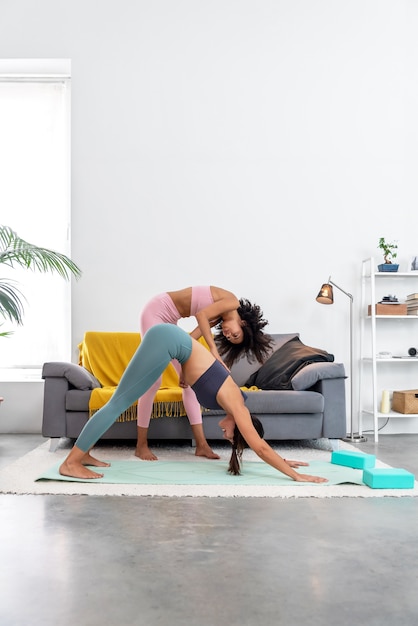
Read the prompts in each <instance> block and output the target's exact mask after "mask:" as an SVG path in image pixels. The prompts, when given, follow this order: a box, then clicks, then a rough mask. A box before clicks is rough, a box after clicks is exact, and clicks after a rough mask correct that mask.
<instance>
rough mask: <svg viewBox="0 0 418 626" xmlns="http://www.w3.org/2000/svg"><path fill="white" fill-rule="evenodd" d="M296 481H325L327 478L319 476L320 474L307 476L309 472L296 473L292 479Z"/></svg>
mask: <svg viewBox="0 0 418 626" xmlns="http://www.w3.org/2000/svg"><path fill="white" fill-rule="evenodd" d="M293 480H295V481H296V482H297V483H327V482H328V478H321V476H309V474H297V476H296V477H295V478H294V479H293Z"/></svg>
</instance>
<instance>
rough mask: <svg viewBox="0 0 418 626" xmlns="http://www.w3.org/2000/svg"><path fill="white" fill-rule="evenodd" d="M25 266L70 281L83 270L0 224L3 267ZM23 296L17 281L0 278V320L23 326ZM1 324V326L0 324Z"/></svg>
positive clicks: (61, 255)
mask: <svg viewBox="0 0 418 626" xmlns="http://www.w3.org/2000/svg"><path fill="white" fill-rule="evenodd" d="M1 264H4V265H7V266H8V267H16V266H19V267H23V268H27V269H30V270H34V271H38V272H43V273H47V272H52V273H55V274H58V275H60V276H62V278H64V279H65V280H69V279H70V277H71V276H74V277H75V278H79V277H80V276H81V270H80V268H79V267H78V266H77V265H76V264H75V263H74V262H73V261H72V260H71V259H70V258H68V257H67V256H65V254H61V253H60V252H56V251H54V250H49V249H48V248H40V247H38V246H35V245H34V244H32V243H29V242H27V241H25V240H24V239H22V238H21V237H19V235H18V234H17V233H15V231H14V230H12V229H11V228H10V227H9V226H2V225H0V265H1ZM23 299H24V296H23V294H22V292H21V291H20V290H19V288H18V287H17V283H16V281H13V280H10V279H8V278H1V277H0V318H3V319H4V320H8V321H10V322H14V323H16V324H19V325H22V324H23V313H24V307H23V302H22V300H23ZM0 325H1V324H0ZM10 334H11V332H10V331H6V332H0V337H5V336H7V335H10Z"/></svg>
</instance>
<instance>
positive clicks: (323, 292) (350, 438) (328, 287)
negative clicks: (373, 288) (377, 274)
mask: <svg viewBox="0 0 418 626" xmlns="http://www.w3.org/2000/svg"><path fill="white" fill-rule="evenodd" d="M332 285H334V287H336V288H337V289H339V290H340V291H342V293H344V294H345V295H346V296H347V297H348V298H350V413H351V432H350V434H348V435H347V436H346V437H343V441H347V442H349V443H363V442H365V441H367V438H366V437H363V435H360V434H359V433H354V432H353V431H354V409H353V400H354V393H353V390H354V377H353V336H354V333H353V329H354V327H353V296H352V295H351V293H348V292H347V291H344V289H342V288H341V287H339V286H338V285H337V284H336V283H334V282H333V281H332V280H331V276H330V277H329V279H328V282H327V283H324V284H323V285H322V287H321V289H320V292H319V293H318V295H317V296H316V301H317V302H319V303H320V304H334V292H333V289H332Z"/></svg>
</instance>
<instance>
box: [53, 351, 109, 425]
mask: <svg viewBox="0 0 418 626" xmlns="http://www.w3.org/2000/svg"><path fill="white" fill-rule="evenodd" d="M42 378H43V379H44V380H45V386H44V402H43V415H42V435H43V436H44V437H66V436H67V416H66V397H67V392H68V391H69V390H70V389H80V390H84V391H87V390H91V389H94V388H95V387H101V385H100V383H99V381H98V380H97V378H95V377H94V376H93V375H92V374H90V372H89V371H88V370H86V369H85V368H84V367H81V366H80V365H75V363H66V362H63V361H52V362H50V363H44V366H43V368H42Z"/></svg>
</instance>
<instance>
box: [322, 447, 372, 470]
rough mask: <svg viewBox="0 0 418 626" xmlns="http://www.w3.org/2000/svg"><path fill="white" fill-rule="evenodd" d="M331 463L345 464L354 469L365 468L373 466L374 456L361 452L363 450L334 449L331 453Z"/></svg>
mask: <svg viewBox="0 0 418 626" xmlns="http://www.w3.org/2000/svg"><path fill="white" fill-rule="evenodd" d="M331 463H334V464H335V465H346V466H347V467H354V468H355V469H365V468H366V467H374V466H375V463H376V457H375V455H374V454H363V452H355V451H353V452H350V451H348V450H334V452H333V453H332V455H331Z"/></svg>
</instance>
